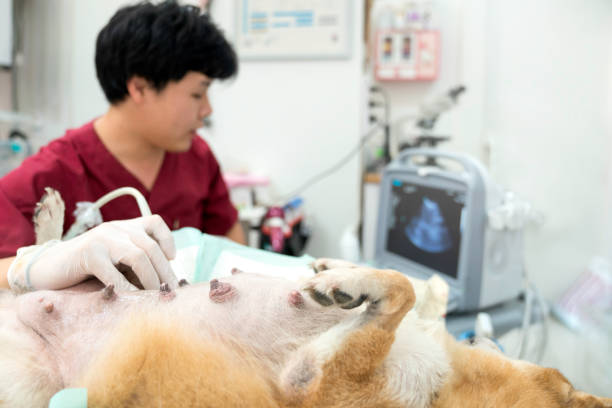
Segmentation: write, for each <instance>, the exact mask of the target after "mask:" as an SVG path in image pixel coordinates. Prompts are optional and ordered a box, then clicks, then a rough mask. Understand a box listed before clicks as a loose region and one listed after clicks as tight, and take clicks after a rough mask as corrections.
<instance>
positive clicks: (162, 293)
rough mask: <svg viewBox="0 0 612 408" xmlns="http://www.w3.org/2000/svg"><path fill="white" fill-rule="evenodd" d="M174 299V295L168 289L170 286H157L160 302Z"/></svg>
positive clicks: (163, 284)
mask: <svg viewBox="0 0 612 408" xmlns="http://www.w3.org/2000/svg"><path fill="white" fill-rule="evenodd" d="M175 297H176V293H175V292H173V291H172V289H170V285H168V284H167V283H166V282H164V283H162V284H161V285H159V298H160V299H161V300H165V301H170V300H172V299H174V298H175Z"/></svg>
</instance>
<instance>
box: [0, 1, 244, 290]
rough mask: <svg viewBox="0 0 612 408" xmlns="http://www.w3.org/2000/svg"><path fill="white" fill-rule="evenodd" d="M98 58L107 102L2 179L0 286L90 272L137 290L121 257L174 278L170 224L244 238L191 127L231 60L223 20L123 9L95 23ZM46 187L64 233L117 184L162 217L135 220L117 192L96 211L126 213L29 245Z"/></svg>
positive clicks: (50, 283)
mask: <svg viewBox="0 0 612 408" xmlns="http://www.w3.org/2000/svg"><path fill="white" fill-rule="evenodd" d="M95 64H96V72H97V76H98V80H99V82H100V85H101V86H102V90H103V91H104V94H105V95H106V98H107V99H108V101H109V103H110V107H109V109H108V111H107V112H106V113H105V114H103V115H102V116H100V117H98V118H96V119H94V120H92V121H91V122H89V123H86V124H84V125H83V126H81V127H80V128H77V129H72V130H69V131H67V133H66V134H65V135H64V136H63V137H61V138H59V139H56V140H54V141H52V142H51V143H49V144H48V145H47V146H45V147H43V148H42V149H41V150H40V151H39V152H38V153H37V154H35V155H34V156H32V157H30V158H28V159H26V160H25V161H24V162H23V164H22V165H21V166H20V167H19V168H17V169H15V170H14V171H13V172H11V173H9V174H7V175H6V176H5V177H3V178H2V179H0V235H1V237H0V258H1V259H0V286H2V287H8V285H9V284H10V285H11V287H12V288H13V289H16V290H19V291H24V290H32V289H43V288H46V289H60V288H64V287H69V286H72V285H75V284H77V283H79V282H81V281H83V280H85V279H87V278H88V277H90V276H92V275H94V276H96V277H97V278H99V279H100V280H101V281H102V282H103V283H105V284H110V283H113V284H115V285H116V286H117V287H118V288H130V289H134V288H135V287H134V286H132V285H131V284H130V283H129V282H128V281H127V280H126V279H125V277H124V276H123V275H122V274H121V273H120V272H119V271H118V269H117V268H116V267H115V265H119V264H123V265H126V266H129V267H130V268H131V269H132V270H133V271H134V272H135V273H136V275H137V276H138V278H139V280H140V282H141V283H142V284H143V286H144V287H145V288H146V289H153V288H159V285H160V283H163V282H167V283H169V284H170V286H173V287H174V286H176V285H177V282H176V277H175V276H174V274H173V272H172V270H171V268H170V265H169V263H168V259H169V258H172V257H173V256H174V243H173V240H172V235H171V233H170V228H172V229H177V228H180V227H187V226H190V227H195V228H198V229H200V230H201V231H204V232H206V233H209V234H214V235H223V236H226V237H228V238H230V239H232V240H234V241H237V242H240V243H244V236H243V231H242V229H241V228H240V225H239V223H238V222H237V212H236V210H235V209H234V207H233V206H232V204H231V202H230V199H229V195H228V190H227V187H226V185H225V183H224V181H223V178H222V177H221V170H220V168H219V164H218V163H217V160H216V159H215V157H214V155H213V153H212V152H211V150H210V148H209V147H208V145H207V144H206V142H205V141H204V140H202V139H201V138H200V137H198V136H197V135H196V133H195V131H196V129H198V128H200V127H201V126H202V121H203V119H204V118H206V117H207V116H209V115H210V114H211V112H212V109H211V105H210V102H209V99H208V88H209V86H210V85H211V83H212V81H213V80H214V79H226V78H229V77H232V76H233V75H235V74H236V72H237V69H238V63H237V57H236V54H235V52H234V50H233V49H232V47H231V45H230V44H229V43H228V42H227V40H226V39H225V38H224V36H223V34H222V33H221V32H220V31H219V29H218V28H217V27H216V26H215V25H214V24H213V23H212V22H211V21H210V19H209V18H208V16H206V15H202V14H200V11H199V10H198V9H197V8H194V7H190V6H180V5H178V4H176V3H175V2H173V1H165V2H163V3H159V4H156V5H153V4H151V3H149V2H143V3H139V4H137V5H134V6H128V7H124V8H122V9H120V10H119V11H117V12H116V13H115V15H114V16H113V17H112V18H111V20H110V21H109V22H108V24H107V25H106V26H105V27H104V28H103V29H102V31H101V32H100V33H99V35H98V39H97V43H96V54H95ZM48 186H49V187H52V188H54V189H56V190H57V191H59V193H60V194H61V196H62V198H63V200H64V201H65V205H66V207H65V208H66V210H65V214H64V217H65V220H64V232H65V231H66V230H67V228H68V227H70V225H72V223H73V221H74V219H75V217H74V215H73V211H74V210H75V208H76V204H77V203H78V202H94V201H96V200H97V199H98V198H100V197H101V196H103V195H104V194H106V193H108V192H110V191H112V190H115V189H117V188H120V187H125V186H130V187H134V188H136V189H137V190H139V191H140V192H141V193H142V194H143V195H144V196H145V198H146V200H147V202H148V204H149V206H150V208H151V211H152V212H153V214H158V215H156V216H151V217H145V218H137V217H139V216H140V212H139V210H138V207H137V205H136V203H135V201H134V200H133V199H132V198H130V197H122V198H119V199H116V200H113V201H111V202H110V203H108V204H106V205H105V206H104V207H102V208H101V212H102V217H103V219H104V220H105V221H113V220H126V221H114V222H112V223H104V224H102V225H101V226H98V227H96V228H93V229H91V230H90V231H88V232H86V233H84V234H82V235H81V236H79V237H77V238H74V239H72V240H68V241H62V242H54V243H53V244H46V245H40V246H32V245H33V244H34V242H35V237H34V226H33V222H32V218H33V213H34V209H35V206H36V203H37V202H38V201H39V200H40V199H41V197H42V196H43V194H44V189H45V187H48ZM162 220H163V221H162ZM21 247H24V248H23V249H22V250H20V256H18V257H17V258H15V254H16V253H17V249H18V248H21ZM15 259H16V260H15ZM11 264H12V265H13V266H12V268H11V273H10V277H11V279H12V280H13V281H12V282H10V281H7V273H8V271H9V266H10V265H11Z"/></svg>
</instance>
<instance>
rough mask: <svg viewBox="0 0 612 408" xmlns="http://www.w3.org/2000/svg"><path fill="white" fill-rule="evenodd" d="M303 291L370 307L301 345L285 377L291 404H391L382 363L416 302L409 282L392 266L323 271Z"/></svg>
mask: <svg viewBox="0 0 612 408" xmlns="http://www.w3.org/2000/svg"><path fill="white" fill-rule="evenodd" d="M304 290H305V291H307V292H308V293H309V294H310V296H311V297H312V298H313V299H314V300H315V301H316V302H318V303H319V304H321V305H323V306H332V305H336V306H337V307H341V308H344V309H351V308H356V307H358V306H360V305H361V304H362V303H366V304H367V307H366V308H365V310H364V311H363V312H362V313H359V314H356V315H353V316H351V317H349V318H348V319H346V320H344V321H342V322H341V323H339V324H338V325H336V326H334V327H332V328H331V329H329V330H327V331H326V332H324V333H322V334H321V335H320V336H318V337H316V338H315V339H313V340H312V341H311V342H309V343H307V344H305V345H304V346H302V347H301V348H300V349H298V351H297V352H296V354H295V355H294V356H293V357H292V358H291V359H290V361H289V363H288V364H287V365H286V367H285V369H284V371H283V373H282V375H281V389H282V392H283V394H284V396H285V397H286V403H287V405H288V406H357V405H360V404H363V403H365V401H364V398H365V399H367V400H368V401H367V404H366V405H368V406H371V405H373V404H374V405H376V404H378V403H382V402H383V401H385V402H389V401H387V400H386V399H385V398H386V397H385V395H383V394H384V393H381V392H380V390H381V389H382V388H383V385H382V383H381V381H384V378H382V377H383V372H382V371H383V370H382V369H381V365H382V362H383V361H384V360H385V358H386V356H387V354H388V353H389V350H390V348H391V345H392V344H393V341H394V339H395V329H396V328H397V326H398V325H399V323H400V322H401V320H402V318H403V317H404V315H405V314H406V313H407V312H408V311H409V310H410V308H411V307H412V306H413V305H414V302H415V295H414V290H413V288H412V285H411V283H410V281H409V280H408V279H407V278H406V277H404V276H403V275H402V274H400V273H399V272H395V271H390V270H375V269H370V268H361V267H358V268H340V269H329V270H325V271H322V272H321V273H319V274H318V275H316V276H314V277H313V278H311V279H310V280H309V281H308V282H307V283H306V286H305V287H304ZM322 313H323V311H322ZM374 389H377V391H375V390H374ZM372 398H373V399H372Z"/></svg>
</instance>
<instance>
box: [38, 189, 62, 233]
mask: <svg viewBox="0 0 612 408" xmlns="http://www.w3.org/2000/svg"><path fill="white" fill-rule="evenodd" d="M64 210H65V205H64V200H62V197H61V196H60V194H59V192H57V190H54V189H52V188H51V187H45V195H43V196H42V198H41V199H40V201H39V202H38V203H37V204H36V208H35V209H34V219H33V221H34V231H35V233H36V244H37V245H39V244H44V243H45V242H47V241H51V240H54V239H62V232H63V229H64Z"/></svg>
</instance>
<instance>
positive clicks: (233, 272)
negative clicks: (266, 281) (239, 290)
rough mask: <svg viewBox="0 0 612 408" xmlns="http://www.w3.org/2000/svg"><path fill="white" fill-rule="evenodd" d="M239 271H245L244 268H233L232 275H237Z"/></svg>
mask: <svg viewBox="0 0 612 408" xmlns="http://www.w3.org/2000/svg"><path fill="white" fill-rule="evenodd" d="M239 273H243V272H242V270H240V269H238V268H232V275H237V274H239Z"/></svg>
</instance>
